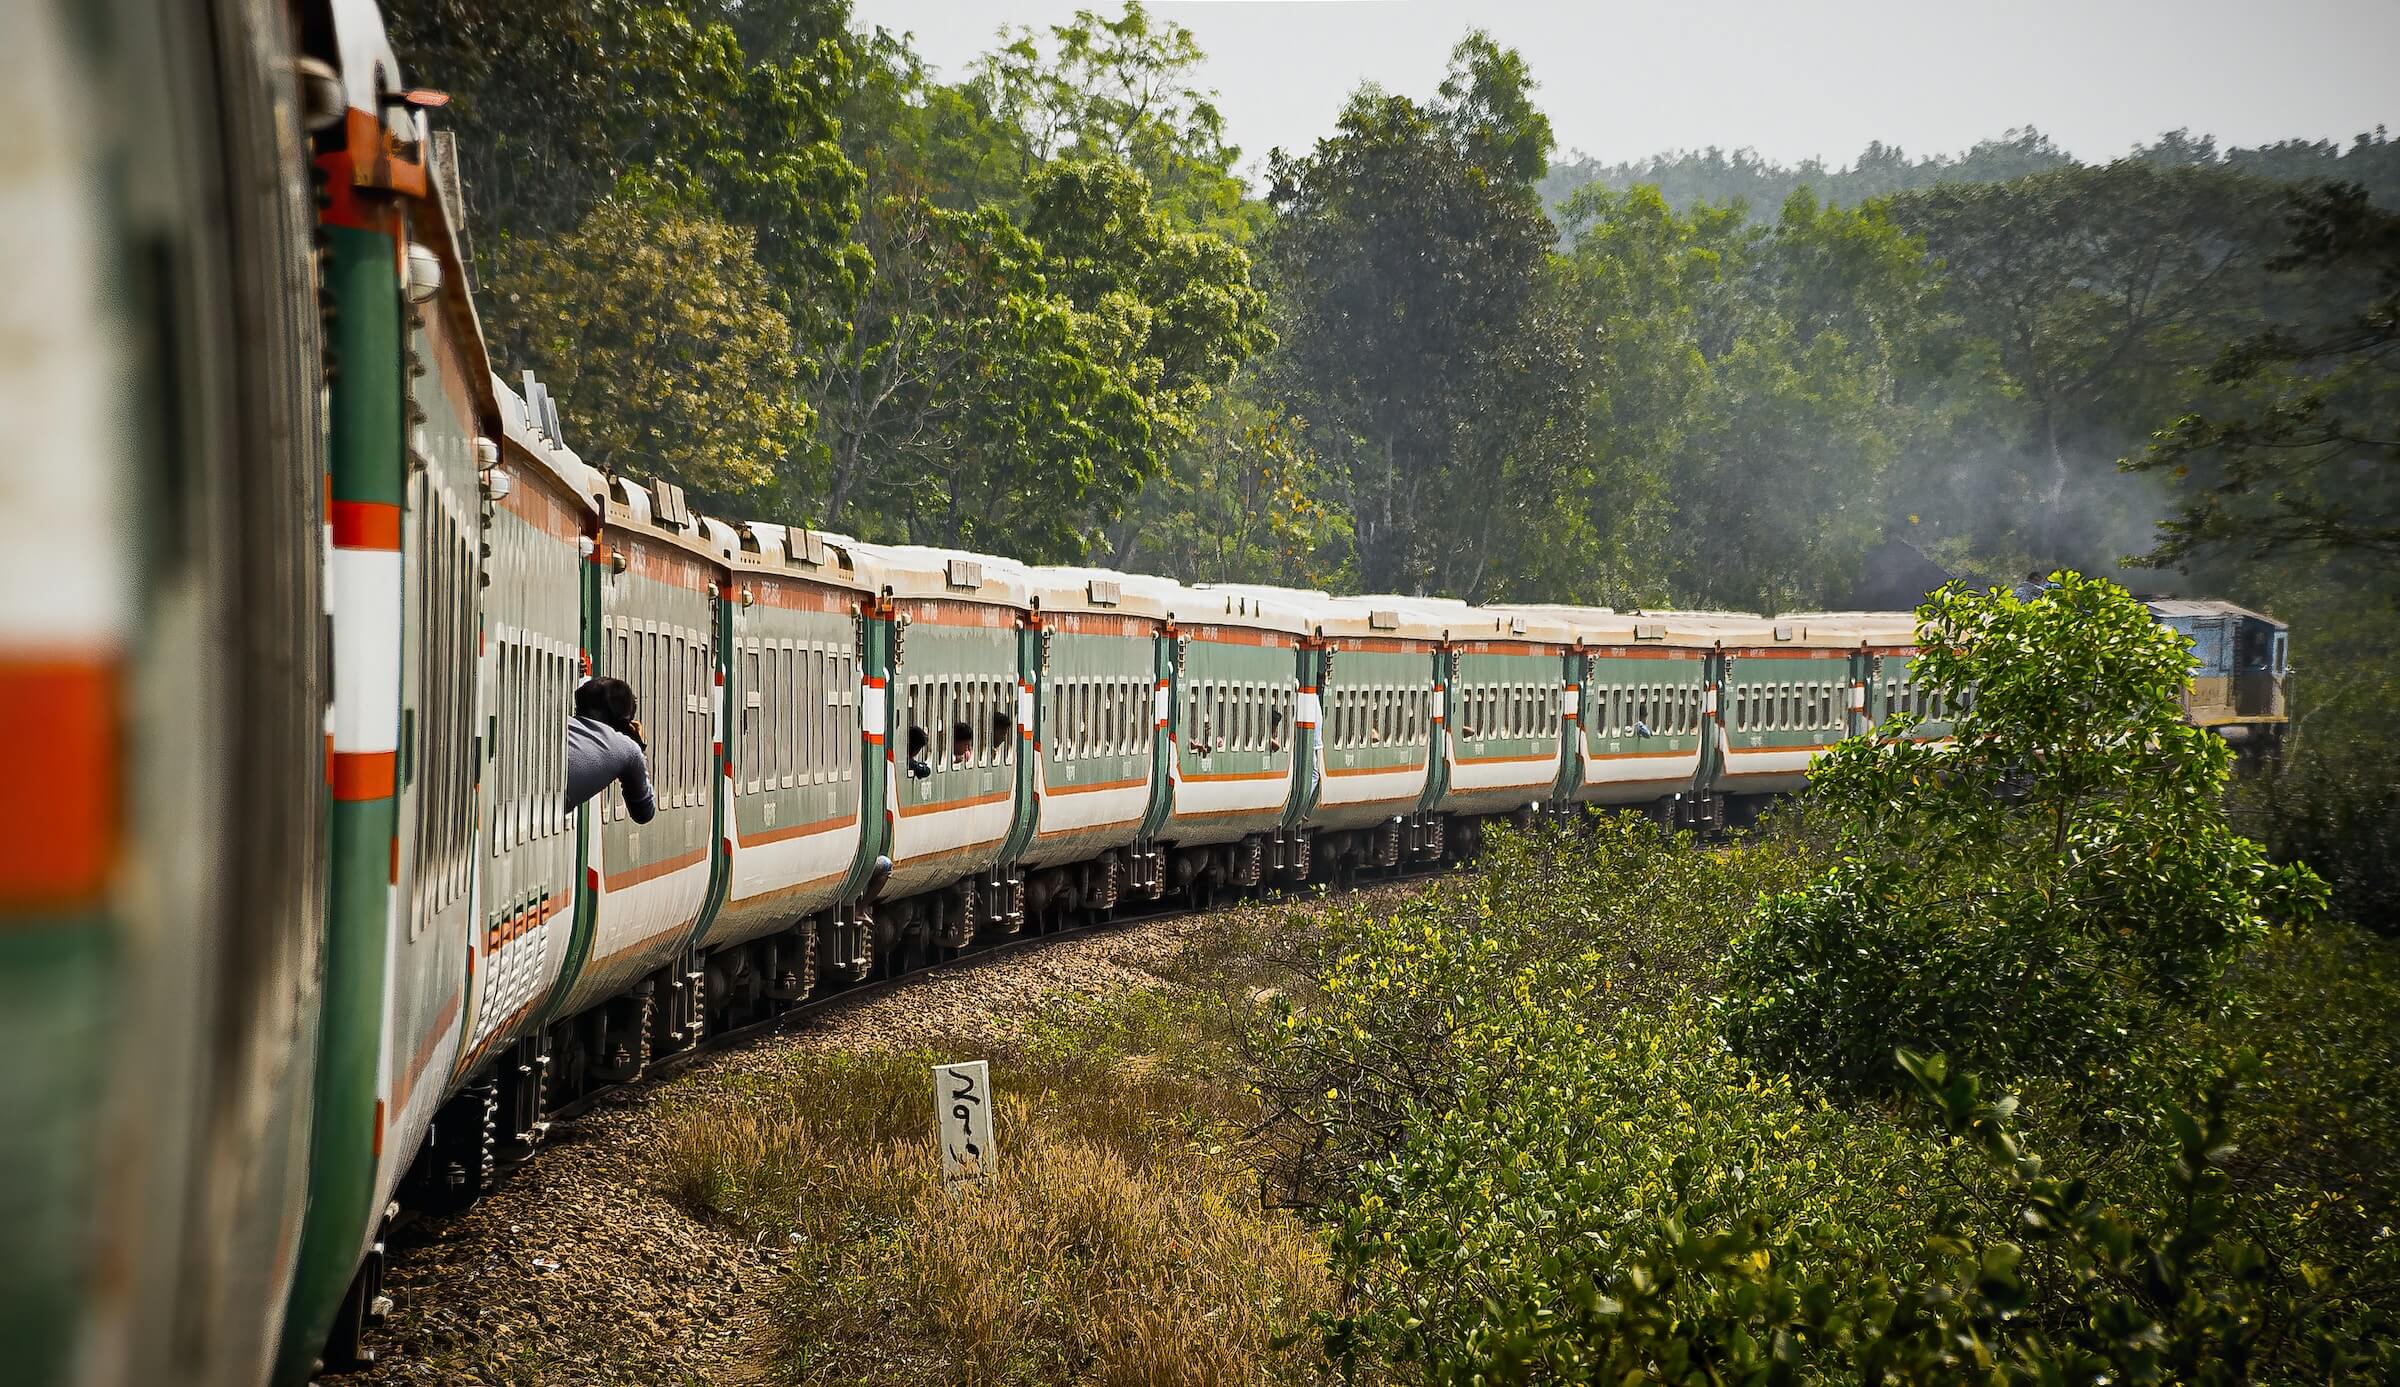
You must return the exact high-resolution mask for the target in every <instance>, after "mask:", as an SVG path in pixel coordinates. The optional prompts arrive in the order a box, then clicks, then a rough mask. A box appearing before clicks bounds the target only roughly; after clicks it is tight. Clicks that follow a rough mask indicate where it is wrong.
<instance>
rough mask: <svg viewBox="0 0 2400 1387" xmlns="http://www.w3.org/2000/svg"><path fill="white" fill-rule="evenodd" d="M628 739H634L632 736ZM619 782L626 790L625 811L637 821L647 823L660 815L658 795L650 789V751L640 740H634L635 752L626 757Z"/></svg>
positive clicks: (618, 778)
mask: <svg viewBox="0 0 2400 1387" xmlns="http://www.w3.org/2000/svg"><path fill="white" fill-rule="evenodd" d="M636 726H639V724H638V723H637V724H636ZM626 740H627V741H629V742H632V741H633V739H632V738H630V737H628V738H626ZM617 784H618V785H619V786H620V787H622V788H623V789H624V791H625V812H626V813H628V814H631V815H632V816H633V821H634V822H635V823H637V824H646V823H648V822H650V821H651V820H652V819H655V818H657V817H658V797H657V796H656V795H654V794H653V793H652V792H651V790H650V753H649V751H648V749H647V748H645V747H644V746H643V745H642V744H641V743H640V742H633V754H632V755H631V756H628V757H626V758H625V769H624V770H622V771H619V772H618V773H617Z"/></svg>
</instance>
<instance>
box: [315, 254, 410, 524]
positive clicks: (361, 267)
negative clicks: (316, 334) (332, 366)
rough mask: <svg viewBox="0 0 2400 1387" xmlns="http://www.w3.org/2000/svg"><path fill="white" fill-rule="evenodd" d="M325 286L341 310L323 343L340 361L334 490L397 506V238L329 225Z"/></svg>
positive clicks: (333, 416) (333, 426) (332, 423)
mask: <svg viewBox="0 0 2400 1387" xmlns="http://www.w3.org/2000/svg"><path fill="white" fill-rule="evenodd" d="M323 230H324V234H325V250H326V255H325V290H326V292H327V293H328V294H330V295H331V296H332V298H333V301H334V303H335V305H336V306H337V311H336V312H334V313H333V314H332V315H331V316H330V318H329V319H328V321H327V325H326V343H325V349H326V353H327V356H328V358H329V359H330V360H333V361H337V362H339V363H340V372H339V374H338V375H337V376H336V378H335V380H334V389H333V391H332V397H331V405H332V409H331V412H330V417H329V418H328V421H327V423H328V430H329V433H328V437H329V439H330V441H331V444H332V448H331V451H330V453H329V455H328V456H329V457H330V459H331V463H332V472H333V495H334V498H335V499H336V500H342V501H376V502H381V503H383V504H385V505H393V506H396V505H399V504H400V496H401V486H402V482H403V478H402V476H401V471H400V456H399V454H400V443H401V437H402V434H401V423H400V410H401V392H400V342H401V337H400V284H399V279H398V277H397V276H396V275H394V273H393V271H392V238H391V237H389V236H385V235H382V234H381V233H378V232H373V231H361V230H358V229H356V228H354V227H346V226H327V227H325V228H323Z"/></svg>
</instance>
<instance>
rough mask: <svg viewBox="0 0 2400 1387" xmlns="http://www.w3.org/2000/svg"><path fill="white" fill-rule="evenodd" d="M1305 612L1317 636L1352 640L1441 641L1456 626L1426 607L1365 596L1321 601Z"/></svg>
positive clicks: (1308, 606)
mask: <svg viewBox="0 0 2400 1387" xmlns="http://www.w3.org/2000/svg"><path fill="white" fill-rule="evenodd" d="M1303 610H1304V611H1305V612H1306V613H1307V616H1308V624H1309V627H1310V629H1311V630H1314V631H1315V632H1316V633H1317V634H1318V635H1320V636H1331V637H1336V638H1342V637H1347V638H1349V639H1353V640H1378V639H1380V640H1420V641H1438V640H1442V639H1445V638H1446V636H1447V634H1448V632H1449V629H1450V627H1451V626H1452V625H1453V624H1455V623H1453V622H1450V621H1448V620H1445V619H1444V618H1443V617H1442V616H1441V615H1438V614H1436V613H1434V612H1432V611H1429V610H1427V609H1426V608H1423V607H1418V606H1405V607H1404V606H1400V605H1399V604H1398V603H1397V601H1390V602H1387V601H1382V600H1377V599H1369V598H1364V597H1327V598H1321V599H1319V600H1317V601H1315V602H1313V603H1310V604H1308V605H1307V606H1306V607H1304V608H1303Z"/></svg>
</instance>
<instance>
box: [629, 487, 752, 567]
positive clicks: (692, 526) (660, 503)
mask: <svg viewBox="0 0 2400 1387" xmlns="http://www.w3.org/2000/svg"><path fill="white" fill-rule="evenodd" d="M601 484H602V486H603V487H604V488H605V489H604V491H603V495H605V496H606V497H607V509H606V510H605V511H604V512H603V513H602V515H601V517H600V518H601V521H602V523H604V524H608V525H614V526H616V527H617V528H618V529H621V530H631V531H633V532H634V533H636V534H639V535H641V536H642V537H643V538H644V539H650V540H664V541H666V542H667V543H670V544H673V545H676V546H678V547H680V548H683V549H688V550H690V551H691V552H692V553H694V554H698V555H702V556H705V557H706V558H708V559H709V560H710V561H711V562H714V563H720V564H726V565H731V564H732V562H733V554H732V552H731V550H730V549H728V547H727V545H726V541H725V540H724V538H723V537H722V536H721V535H720V534H719V533H718V532H719V531H720V530H722V529H723V527H722V526H721V525H720V526H716V527H714V528H711V527H710V526H708V525H704V524H702V523H701V518H700V517H699V516H698V515H696V514H694V513H693V512H692V509H691V507H690V506H688V505H686V504H685V502H684V499H683V488H682V487H680V486H677V485H675V484H674V483H673V482H657V481H654V482H644V481H642V480H641V479H639V478H637V477H628V476H625V475H623V474H622V473H610V474H607V475H606V476H604V477H603V478H602V480H601Z"/></svg>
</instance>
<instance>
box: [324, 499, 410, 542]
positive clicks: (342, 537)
mask: <svg viewBox="0 0 2400 1387" xmlns="http://www.w3.org/2000/svg"><path fill="white" fill-rule="evenodd" d="M332 520H333V547H334V548H336V549H388V550H390V551H392V552H393V553H398V552H399V550H400V508H399V507H398V506H395V505H392V504H390V503H389V502H385V501H336V502H334V503H333V515H332Z"/></svg>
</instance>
